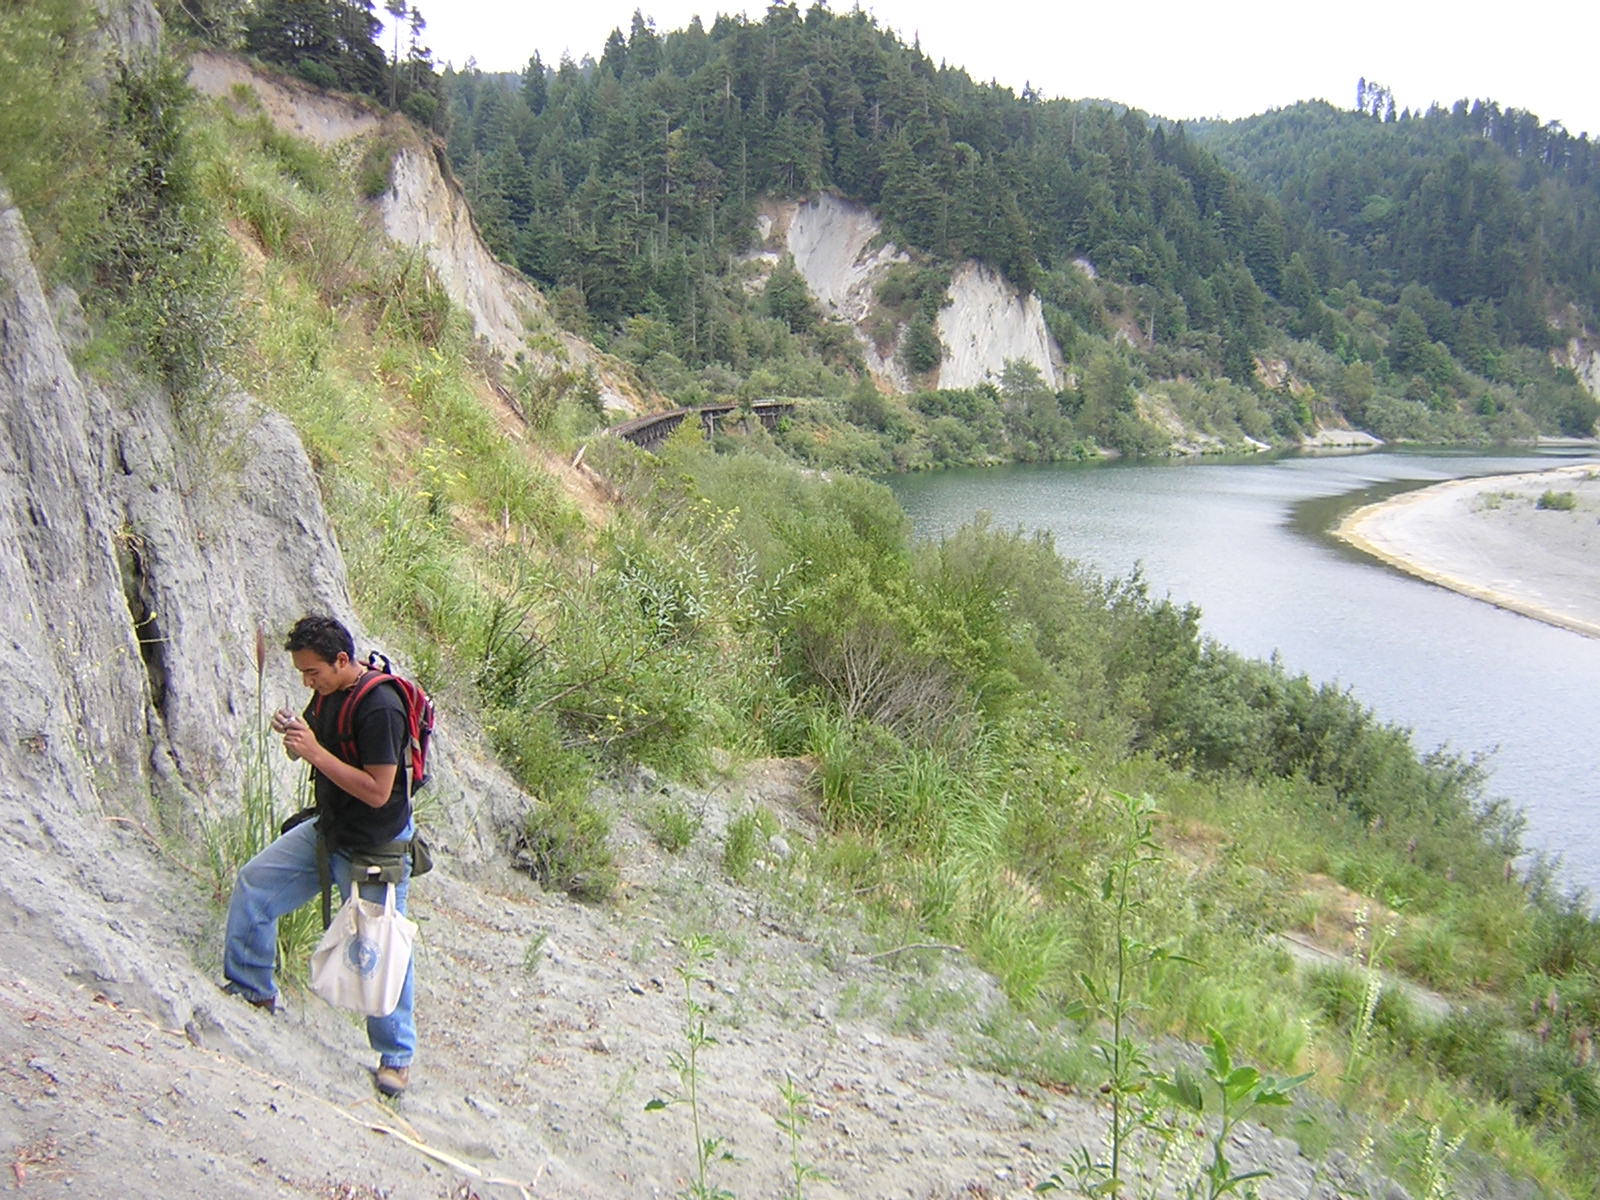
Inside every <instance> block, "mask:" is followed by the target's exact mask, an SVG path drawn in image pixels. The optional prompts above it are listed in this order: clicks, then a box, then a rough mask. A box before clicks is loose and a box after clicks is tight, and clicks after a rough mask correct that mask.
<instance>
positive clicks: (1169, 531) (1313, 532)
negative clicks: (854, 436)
mask: <svg viewBox="0 0 1600 1200" xmlns="http://www.w3.org/2000/svg"><path fill="white" fill-rule="evenodd" d="M1593 457H1594V455H1593V453H1592V451H1589V452H1586V453H1584V454H1581V455H1575V454H1573V453H1570V452H1562V451H1546V452H1537V453H1536V452H1531V451H1530V452H1527V453H1521V454H1505V453H1499V454H1483V453H1452V452H1437V451H1435V452H1427V453H1422V452H1415V451H1388V450H1385V451H1380V452H1376V453H1367V454H1356V455H1335V456H1310V455H1301V456H1289V457H1275V458H1268V459H1250V460H1244V461H1241V460H1224V461H1218V460H1199V461H1175V462H1144V463H1114V464H1093V465H1088V466H1078V465H1072V466H1065V465H1055V466H1042V467H1027V466H1015V467H1003V468H994V469H973V470H959V471H945V472H939V473H934V474H926V475H913V476H900V477H896V478H894V479H891V480H889V481H888V483H889V486H890V487H891V488H892V489H893V490H894V492H895V494H896V495H897V496H898V497H899V499H900V502H901V503H902V504H903V505H904V506H905V509H906V512H907V513H908V514H909V515H910V517H911V520H912V522H913V525H914V527H915V529H916V531H917V533H918V535H919V536H922V537H938V536H939V535H941V534H944V533H947V532H950V531H952V530H954V529H956V528H958V527H960V526H961V525H963V524H966V523H967V522H969V521H971V520H972V519H973V517H974V516H975V515H976V514H977V513H979V512H987V513H989V514H991V516H992V517H993V519H994V521H995V524H996V525H998V526H1001V527H1004V528H1013V527H1017V526H1021V527H1023V528H1026V529H1043V530H1048V531H1049V532H1050V533H1051V534H1053V535H1054V537H1055V540H1056V546H1057V548H1058V549H1059V550H1060V552H1061V553H1062V555H1063V556H1064V557H1067V558H1073V559H1077V560H1078V561H1079V562H1081V563H1084V564H1085V565H1088V566H1091V567H1093V568H1094V569H1096V570H1097V571H1099V572H1100V573H1101V574H1103V575H1109V576H1123V575H1126V574H1128V573H1129V572H1130V571H1131V570H1133V569H1134V567H1135V566H1136V565H1137V566H1138V567H1139V568H1140V569H1141V570H1142V571H1143V573H1144V577H1145V579H1146V580H1147V581H1148V583H1149V585H1150V591H1151V594H1152V595H1154V596H1158V597H1160V596H1170V597H1171V598H1172V599H1173V600H1175V601H1179V602H1184V603H1192V604H1196V605H1198V606H1199V608H1200V609H1201V628H1202V630H1203V631H1204V633H1205V634H1206V635H1207V636H1209V637H1212V638H1215V639H1216V640H1218V641H1220V642H1222V643H1223V644H1225V645H1227V646H1230V647H1232V648H1233V649H1235V650H1237V651H1239V652H1241V653H1243V654H1246V655H1249V656H1251V657H1258V658H1266V657H1268V656H1270V655H1272V654H1273V653H1277V654H1278V655H1279V656H1280V658H1281V659H1282V661H1283V664H1284V666H1285V667H1287V668H1288V669H1289V670H1290V671H1292V672H1294V673H1296V674H1299V673H1304V674H1306V675H1308V676H1310V678H1311V679H1312V680H1314V681H1316V682H1319V683H1321V682H1331V683H1336V684H1338V685H1339V686H1344V687H1349V688H1351V689H1352V690H1353V692H1354V693H1355V695H1356V696H1357V698H1358V699H1360V700H1361V701H1362V703H1364V704H1366V705H1368V706H1370V707H1371V708H1372V709H1374V710H1375V711H1376V712H1377V713H1378V715H1379V716H1380V717H1382V718H1383V719H1384V720H1386V721H1390V722H1393V723H1395V724H1398V725H1403V726H1405V727H1407V728H1409V729H1411V730H1412V731H1413V734H1414V738H1415V741H1416V744H1417V746H1418V748H1419V749H1421V750H1431V749H1433V748H1435V747H1438V746H1447V747H1448V748H1450V749H1451V750H1454V751H1456V752H1458V753H1462V754H1474V753H1479V752H1490V753H1489V758H1488V766H1489V768H1490V778H1489V792H1490V793H1491V794H1492V795H1496V796H1506V797H1509V798H1511V799H1512V800H1513V801H1514V802H1516V803H1517V804H1518V805H1519V806H1520V807H1521V808H1522V810H1523V811H1524V812H1525V814H1526V815H1527V829H1526V832H1525V834H1524V838H1523V841H1524V844H1525V845H1526V846H1528V847H1529V848H1530V849H1534V850H1539V851H1543V852H1545V853H1548V854H1552V855H1559V856H1560V857H1561V859H1562V869H1563V876H1564V878H1565V879H1567V880H1568V881H1570V882H1571V883H1573V884H1576V885H1579V886H1582V887H1584V888H1587V889H1588V890H1589V891H1590V892H1591V894H1594V895H1600V772H1597V770H1596V767H1597V765H1600V764H1597V762H1596V754H1595V749H1594V747H1595V735H1596V731H1597V730H1600V687H1597V686H1596V685H1597V682H1600V640H1595V639H1592V638H1586V637H1583V636H1582V635H1580V634H1576V633H1570V632H1567V631H1565V630H1560V629H1556V628H1553V627H1552V626H1548V625H1544V624H1541V623H1540V622H1537V621H1533V620H1531V619H1529V618H1527V617H1521V616H1517V615H1515V614H1513V613H1508V612H1504V611H1502V610H1500V609H1497V608H1494V607H1492V606H1490V605H1488V604H1485V603H1483V602H1481V601H1477V600H1471V599H1468V598H1467V597H1464V596H1460V595H1457V594H1456V593H1454V592H1450V591H1447V590H1445V589H1443V588H1440V587H1435V586H1433V585H1431V584H1427V583H1423V582H1421V581H1418V580H1415V579H1412V578H1410V577H1408V576H1406V575H1403V574H1401V573H1400V572H1398V571H1395V570H1393V569H1391V568H1389V567H1386V566H1384V565H1382V564H1380V563H1377V562H1376V561H1374V560H1372V559H1370V558H1368V557H1366V556H1365V555H1362V554H1360V553H1359V552H1357V551H1355V550H1353V549H1351V548H1349V547H1347V546H1345V545H1344V544H1343V543H1341V542H1338V541H1337V540H1336V539H1334V538H1333V536H1332V535H1331V533H1330V532H1329V530H1331V529H1332V528H1333V526H1334V525H1335V524H1337V522H1338V520H1339V518H1340V517H1341V516H1343V514H1345V513H1346V512H1348V511H1350V510H1351V509H1352V508H1355V507H1357V506H1359V505H1362V504H1367V503H1370V502H1372V501H1373V500H1377V499H1382V498H1385V497H1387V496H1390V495H1394V494H1396V493H1398V492H1402V491H1407V490H1410V489H1412V488H1416V487H1423V486H1426V485H1427V484H1430V483H1436V482H1439V481H1441V480H1445V479H1456V478H1462V477H1466V476H1477V475H1500V474H1508V473H1515V472H1522V471H1533V470H1540V469H1543V468H1546V467H1552V466H1557V465H1560V464H1561V463H1563V462H1572V461H1584V460H1588V459H1593Z"/></svg>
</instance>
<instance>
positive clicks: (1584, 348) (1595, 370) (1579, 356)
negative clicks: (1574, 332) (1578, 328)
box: [1555, 338, 1600, 400]
mask: <svg viewBox="0 0 1600 1200" xmlns="http://www.w3.org/2000/svg"><path fill="white" fill-rule="evenodd" d="M1555 358H1556V362H1557V363H1559V364H1560V365H1561V366H1564V367H1571V368H1572V370H1573V372H1574V373H1575V374H1576V375H1577V376H1578V380H1579V381H1580V382H1581V383H1582V384H1583V386H1584V387H1586V388H1588V389H1589V394H1590V395H1591V396H1593V397H1594V398H1595V399H1597V400H1600V347H1597V346H1596V345H1595V343H1594V342H1593V341H1592V340H1590V339H1586V338H1573V339H1572V340H1571V341H1569V342H1568V343H1567V348H1566V353H1565V354H1564V355H1563V354H1560V353H1557V354H1556V356H1555Z"/></svg>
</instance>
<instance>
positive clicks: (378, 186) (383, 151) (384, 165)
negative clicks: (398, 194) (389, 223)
mask: <svg viewBox="0 0 1600 1200" xmlns="http://www.w3.org/2000/svg"><path fill="white" fill-rule="evenodd" d="M395 153H396V146H395V144H394V143H393V142H392V141H390V140H389V139H388V138H374V139H372V140H371V141H370V142H368V143H367V145H366V148H365V149H364V150H362V152H361V162H360V163H359V164H358V165H357V166H356V193H357V194H358V195H360V196H361V197H362V199H365V200H376V199H378V197H380V196H382V195H383V194H384V193H385V192H386V191H388V190H389V180H390V177H391V173H392V172H393V171H394V159H395Z"/></svg>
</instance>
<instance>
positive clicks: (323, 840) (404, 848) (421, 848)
mask: <svg viewBox="0 0 1600 1200" xmlns="http://www.w3.org/2000/svg"><path fill="white" fill-rule="evenodd" d="M316 815H317V810H316V809H315V808H314V807H313V808H303V809H301V810H300V811H299V812H297V813H295V814H294V815H293V816H292V817H290V818H289V819H288V820H286V821H284V823H283V824H282V826H280V827H279V830H278V832H279V833H288V832H289V830H291V829H293V828H294V827H295V826H296V825H299V824H301V823H302V822H304V821H309V820H311V819H312V818H313V817H315V816H316ZM330 853H331V852H330V850H329V846H328V839H327V837H326V836H325V835H324V834H323V833H322V831H321V829H320V828H319V829H318V831H317V875H318V878H319V881H320V882H321V884H322V927H323V928H324V929H326V928H327V927H328V926H329V925H330V924H331V923H332V920H333V871H332V869H331V868H330V866H329V862H328V859H329V856H330ZM348 853H349V855H350V882H351V883H352V884H358V883H399V882H400V881H401V880H402V879H403V878H405V864H406V859H407V858H408V857H409V858H410V859H411V874H412V877H413V878H415V877H416V876H418V875H426V874H427V873H428V872H429V871H431V870H433V850H432V848H431V847H430V846H429V845H428V843H427V842H426V841H424V840H423V838H422V835H421V834H417V833H413V834H412V835H411V838H410V839H409V840H399V841H393V842H384V843H383V844H382V845H381V846H368V847H366V848H364V849H361V850H351V851H349V852H348Z"/></svg>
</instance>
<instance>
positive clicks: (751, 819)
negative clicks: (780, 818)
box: [722, 808, 778, 882]
mask: <svg viewBox="0 0 1600 1200" xmlns="http://www.w3.org/2000/svg"><path fill="white" fill-rule="evenodd" d="M777 832H778V822H777V818H776V817H774V816H773V815H772V813H771V812H769V811H768V810H766V809H764V808H756V809H751V810H749V811H748V812H742V813H740V814H739V815H738V816H737V817H735V818H734V819H733V820H731V821H729V822H728V831H727V833H726V834H725V835H724V836H723V840H722V869H723V870H724V871H726V872H727V873H728V878H730V879H732V880H734V881H736V882H742V881H743V880H744V879H745V878H746V877H747V876H748V875H749V874H750V868H751V867H753V866H755V864H756V859H757V858H758V857H760V854H761V851H762V850H763V849H764V848H765V847H766V844H767V841H768V839H769V838H771V837H772V836H773V834H775V833H777Z"/></svg>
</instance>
